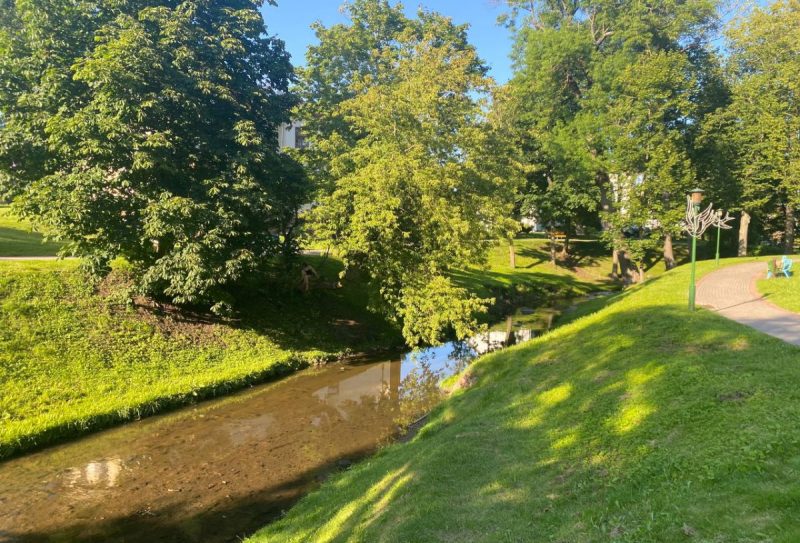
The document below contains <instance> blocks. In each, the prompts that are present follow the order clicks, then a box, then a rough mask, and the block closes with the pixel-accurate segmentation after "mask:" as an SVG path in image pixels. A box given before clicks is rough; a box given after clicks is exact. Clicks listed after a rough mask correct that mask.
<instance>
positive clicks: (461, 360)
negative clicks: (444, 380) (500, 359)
mask: <svg viewBox="0 0 800 543" xmlns="http://www.w3.org/2000/svg"><path fill="white" fill-rule="evenodd" d="M475 356H477V355H476V353H475V349H473V348H472V347H470V345H469V343H467V342H466V341H454V342H453V351H452V352H451V353H450V356H448V361H449V362H448V364H447V373H448V374H449V375H455V374H456V373H461V372H462V371H464V370H465V369H467V366H469V364H470V362H472V361H473V360H475Z"/></svg>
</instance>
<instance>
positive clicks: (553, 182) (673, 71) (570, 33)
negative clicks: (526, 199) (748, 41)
mask: <svg viewBox="0 0 800 543" xmlns="http://www.w3.org/2000/svg"><path fill="white" fill-rule="evenodd" d="M509 5H510V7H511V10H510V13H509V16H508V20H510V21H512V23H513V25H514V26H515V27H516V28H517V29H518V30H517V44H516V47H515V54H516V61H517V72H516V74H515V77H514V79H513V80H512V81H511V83H510V86H511V87H512V89H513V91H512V93H513V95H514V96H515V97H516V101H517V104H518V106H517V107H518V111H519V114H518V119H519V121H518V126H519V129H520V131H521V134H523V136H522V137H520V138H518V140H520V141H524V140H527V141H528V142H530V141H535V142H537V143H536V144H535V145H532V144H531V143H527V144H526V145H527V147H528V149H529V150H530V151H529V153H530V156H529V163H530V164H538V165H539V166H538V167H535V168H532V169H533V170H535V171H538V172H539V174H540V176H542V177H544V178H545V180H546V181H543V182H542V181H540V182H539V183H532V184H530V185H529V186H528V190H529V191H530V200H531V202H532V205H533V206H536V207H537V208H538V209H539V210H541V212H542V213H544V214H548V211H547V210H548V209H554V210H556V211H557V212H558V213H562V214H564V215H565V216H564V217H561V218H559V219H556V220H560V221H566V220H569V217H570V216H575V215H576V214H578V213H580V212H581V211H582V210H583V211H584V212H585V211H591V210H593V209H599V211H600V214H601V226H602V228H603V230H604V237H605V239H607V240H608V242H609V244H610V245H611V247H612V251H613V254H614V262H615V266H614V270H613V272H612V273H614V274H617V273H618V272H622V271H623V270H620V269H619V267H624V264H625V258H623V256H624V254H625V251H626V247H629V246H630V241H626V240H629V238H628V237H627V236H625V235H624V234H623V230H624V229H625V228H626V227H628V226H637V227H641V226H642V225H636V224H626V221H629V220H635V221H639V222H641V221H643V220H644V221H645V222H649V223H651V224H658V225H659V227H658V228H656V229H655V231H654V232H652V235H658V236H659V237H660V238H661V239H662V240H663V241H664V243H665V251H664V252H665V259H666V261H667V264H668V265H671V264H672V263H673V262H674V257H673V256H672V254H671V240H672V236H673V235H675V234H676V232H677V221H676V217H677V215H676V213H678V214H679V213H680V210H681V209H682V207H683V206H682V201H683V197H682V191H683V190H684V189H686V188H689V187H688V185H689V183H690V182H691V180H692V179H694V168H695V165H694V164H693V162H692V159H693V158H694V155H693V153H692V152H691V146H692V142H693V139H694V132H695V131H696V129H695V128H694V127H695V126H696V125H697V124H698V116H700V115H701V114H702V113H704V112H705V109H704V108H703V107H701V105H703V103H704V102H705V101H707V98H708V96H707V93H706V90H705V85H706V83H708V82H709V81H710V80H711V79H712V78H710V77H708V75H707V74H706V73H703V72H704V71H705V70H706V69H708V68H713V66H714V64H713V62H708V58H709V56H710V53H709V52H708V49H707V47H706V39H707V33H708V31H709V29H710V28H712V27H713V24H714V22H715V7H716V5H715V2H713V1H710V0H695V1H692V2H683V1H670V2H660V3H657V4H647V3H641V2H607V1H603V0H586V1H583V0H574V1H570V2H561V1H558V2H556V1H549V0H542V1H536V2H529V1H525V2H523V1H516V0H510V1H509ZM622 179H638V180H640V183H641V185H642V186H639V187H638V188H637V190H630V191H627V192H626V193H625V198H634V197H641V198H645V199H647V200H649V203H648V205H644V202H642V203H641V204H642V205H638V204H637V205H634V204H633V203H628V202H623V201H621V200H620V194H621V193H620V190H619V187H615V183H616V182H617V181H619V180H622ZM615 180H616V181H615ZM633 207H638V208H639V209H641V210H643V211H645V210H646V211H647V213H648V217H647V218H646V219H645V218H644V217H639V218H634V217H633V216H632V215H631V214H630V210H631V209H632V208H633ZM625 217H628V218H627V219H626V218H625Z"/></svg>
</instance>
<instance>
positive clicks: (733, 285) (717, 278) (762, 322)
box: [697, 262, 800, 345]
mask: <svg viewBox="0 0 800 543" xmlns="http://www.w3.org/2000/svg"><path fill="white" fill-rule="evenodd" d="M766 270H767V264H766V262H748V263H746V264H737V265H735V266H727V267H725V268H722V269H720V270H718V271H715V272H711V273H709V274H708V275H706V276H705V277H703V279H702V280H701V281H700V282H699V283H698V284H697V304H698V305H702V306H705V307H707V308H708V309H710V310H712V311H715V312H716V313H719V314H720V315H722V316H723V317H727V318H729V319H731V320H734V321H736V322H739V323H742V324H745V325H747V326H750V327H752V328H755V329H756V330H759V331H761V332H764V333H765V334H769V335H771V336H774V337H776V338H779V339H782V340H783V341H786V342H788V343H793V344H795V345H800V315H798V314H797V313H792V312H791V311H787V310H785V309H781V308H780V307H778V306H776V305H773V304H771V303H770V302H768V301H766V299H765V298H764V297H763V296H762V295H761V294H759V293H758V290H756V280H757V279H759V278H761V277H764V276H765V274H766ZM775 280H776V281H780V278H777V279H775Z"/></svg>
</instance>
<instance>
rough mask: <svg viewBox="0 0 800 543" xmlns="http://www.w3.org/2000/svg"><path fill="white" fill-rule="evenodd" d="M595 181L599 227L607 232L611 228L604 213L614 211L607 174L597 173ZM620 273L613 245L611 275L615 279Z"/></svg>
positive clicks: (616, 250) (617, 254) (617, 253)
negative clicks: (598, 206)
mask: <svg viewBox="0 0 800 543" xmlns="http://www.w3.org/2000/svg"><path fill="white" fill-rule="evenodd" d="M595 183H596V184H597V187H598V189H600V210H601V211H602V214H601V216H600V227H601V228H602V229H603V232H608V231H609V230H611V222H610V221H609V220H608V218H606V217H605V216H604V215H607V214H609V213H613V212H614V203H613V202H612V201H611V198H609V195H608V184H609V180H608V174H606V173H598V174H597V176H596V177H595ZM621 274H622V270H621V269H620V261H619V249H617V248H616V247H614V248H613V249H612V250H611V277H612V278H614V279H617V278H619V277H621Z"/></svg>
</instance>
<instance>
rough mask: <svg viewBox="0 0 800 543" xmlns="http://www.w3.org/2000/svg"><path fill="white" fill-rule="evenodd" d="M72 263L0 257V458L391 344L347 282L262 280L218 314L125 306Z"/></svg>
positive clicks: (391, 336)
mask: <svg viewBox="0 0 800 543" xmlns="http://www.w3.org/2000/svg"><path fill="white" fill-rule="evenodd" d="M336 266H337V263H336V262H335V261H331V260H328V261H327V262H326V263H322V262H320V271H321V272H322V273H324V274H326V275H330V276H335V274H336V273H337V271H338V269H337V268H336ZM77 267H78V263H77V262H74V261H21V262H1V263H0V421H1V422H2V424H0V458H3V457H8V456H10V455H12V454H16V453H19V452H22V451H26V450H30V449H33V448H36V447H39V446H42V445H45V444H49V443H52V442H55V441H58V440H61V439H63V438H66V437H73V436H77V435H80V434H83V433H86V432H88V431H91V430H95V429H99V428H103V427H107V426H110V425H113V424H116V423H119V422H123V421H127V420H133V419H137V418H141V417H143V416H147V415H151V414H154V413H157V412H160V411H164V410H166V409H169V408H173V407H177V406H179V405H185V404H188V403H193V402H196V401H198V400H201V399H204V398H208V397H213V396H217V395H220V394H224V393H226V392H229V391H232V390H236V389H240V388H243V387H245V386H247V385H249V384H251V383H257V382H262V381H265V380H268V379H271V378H275V377H277V376H280V375H285V374H286V373H289V372H292V371H295V370H297V369H299V368H302V367H306V366H308V365H310V364H314V363H316V362H319V361H329V360H333V359H338V358H341V357H343V356H346V355H347V354H348V353H351V352H364V351H372V350H376V349H385V348H387V347H393V346H399V344H400V336H399V334H398V333H397V331H396V330H395V329H394V328H393V327H392V326H391V325H390V324H389V323H386V322H385V321H383V320H382V319H381V318H380V317H379V316H377V315H375V314H373V313H370V312H369V311H367V309H366V298H365V293H364V292H363V291H361V290H360V289H358V288H357V285H353V286H351V287H348V288H342V289H319V290H316V291H313V292H311V293H309V294H307V295H303V294H301V293H300V292H298V291H296V289H291V288H284V289H283V290H281V289H278V288H277V287H276V288H270V285H268V284H265V285H262V287H263V288H261V289H260V290H251V291H249V292H248V293H247V297H246V299H243V300H241V301H240V303H239V304H238V307H239V309H240V314H239V315H238V316H237V319H236V320H227V321H226V320H215V319H213V318H211V317H209V315H206V314H191V313H189V312H186V311H177V310H175V309H174V308H170V307H168V306H156V305H153V304H152V303H146V302H145V303H143V304H142V305H138V306H130V305H127V304H126V303H125V300H124V295H125V294H126V293H125V285H124V282H123V281H121V280H120V276H119V275H115V277H116V278H117V280H119V282H118V283H115V282H114V281H108V282H106V283H104V284H101V285H98V286H95V285H92V284H91V283H90V282H88V281H87V280H86V278H85V277H84V276H83V274H81V273H80V272H79V271H78V269H77ZM119 273H122V271H120V272H119ZM273 287H275V286H274V285H273Z"/></svg>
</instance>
